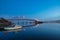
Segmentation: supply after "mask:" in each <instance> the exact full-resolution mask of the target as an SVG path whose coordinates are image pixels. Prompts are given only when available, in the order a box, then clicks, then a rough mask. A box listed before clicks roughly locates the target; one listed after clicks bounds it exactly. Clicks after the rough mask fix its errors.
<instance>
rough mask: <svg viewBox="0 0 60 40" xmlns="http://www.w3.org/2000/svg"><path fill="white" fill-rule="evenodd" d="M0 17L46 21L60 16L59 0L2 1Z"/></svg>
mask: <svg viewBox="0 0 60 40" xmlns="http://www.w3.org/2000/svg"><path fill="white" fill-rule="evenodd" d="M0 16H3V17H4V16H10V17H11V16H26V17H29V18H38V19H46V18H51V17H57V16H60V1H59V0H0Z"/></svg>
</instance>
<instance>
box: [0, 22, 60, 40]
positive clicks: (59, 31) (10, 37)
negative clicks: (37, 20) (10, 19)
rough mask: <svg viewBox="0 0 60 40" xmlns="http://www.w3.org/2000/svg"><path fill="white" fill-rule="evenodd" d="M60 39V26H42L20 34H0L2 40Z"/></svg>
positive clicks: (24, 29) (21, 31) (26, 29)
mask: <svg viewBox="0 0 60 40" xmlns="http://www.w3.org/2000/svg"><path fill="white" fill-rule="evenodd" d="M58 39H60V24H58V23H55V24H51V23H49V24H40V25H39V26H37V27H36V26H34V27H26V28H23V29H22V30H20V31H19V32H17V33H15V32H8V33H7V34H4V32H0V40H58Z"/></svg>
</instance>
